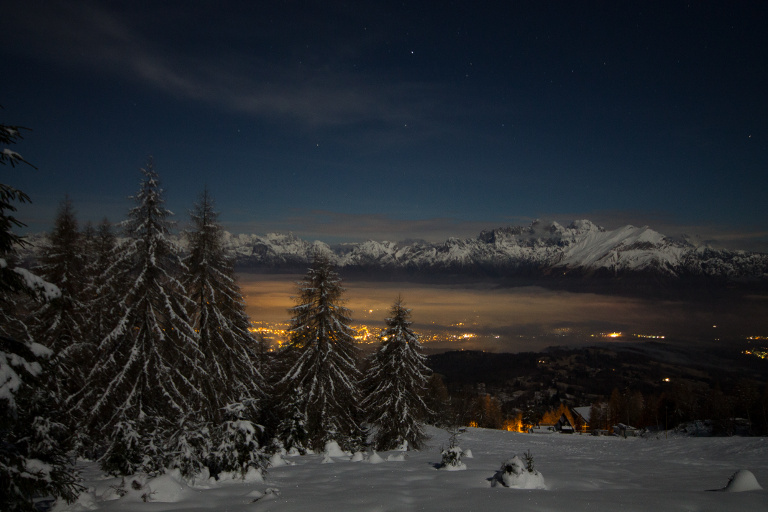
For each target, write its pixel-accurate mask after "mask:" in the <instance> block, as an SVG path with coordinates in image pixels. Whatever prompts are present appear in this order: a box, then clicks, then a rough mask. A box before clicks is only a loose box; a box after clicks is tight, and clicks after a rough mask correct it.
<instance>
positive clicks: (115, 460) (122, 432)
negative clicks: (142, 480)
mask: <svg viewBox="0 0 768 512" xmlns="http://www.w3.org/2000/svg"><path fill="white" fill-rule="evenodd" d="M108 442H109V445H108V446H107V451H106V453H105V454H104V456H103V457H102V458H101V460H100V461H99V464H100V466H101V469H102V470H104V471H106V472H107V473H109V474H110V475H114V476H119V475H133V474H134V473H136V472H137V471H139V469H140V468H141V464H142V462H143V460H144V455H143V450H142V446H141V436H140V435H139V429H138V428H137V427H136V423H135V422H134V421H132V420H123V421H118V422H117V423H115V426H114V428H113V430H112V436H111V437H110V439H109V441H108Z"/></svg>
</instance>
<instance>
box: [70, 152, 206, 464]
mask: <svg viewBox="0 0 768 512" xmlns="http://www.w3.org/2000/svg"><path fill="white" fill-rule="evenodd" d="M142 174H143V179H142V180H141V183H140V187H139V192H138V194H137V195H136V196H135V197H134V198H133V199H134V201H135V203H136V205H135V206H134V207H133V208H132V209H131V210H130V211H129V213H128V219H127V220H126V222H125V223H124V234H125V236H126V237H127V238H128V241H127V242H126V244H125V246H124V247H123V248H122V253H121V261H120V262H118V263H117V265H118V268H120V269H126V272H127V275H126V278H127V279H128V285H127V286H126V290H125V292H124V295H123V299H122V302H123V303H124V308H125V309H124V312H123V314H122V316H121V317H120V318H119V320H118V322H117V324H116V327H115V328H114V329H113V330H112V331H111V332H109V333H108V334H107V335H106V336H105V337H104V338H103V339H102V340H101V341H100V343H99V347H98V356H97V361H96V363H95V364H94V367H93V371H92V372H91V373H90V375H89V377H88V384H87V386H86V388H85V390H84V392H83V394H82V395H81V397H80V399H79V402H78V406H79V408H80V409H81V410H84V411H88V416H87V420H88V422H89V424H90V426H91V428H92V429H93V431H94V432H98V433H101V434H102V435H104V434H106V435H108V436H112V435H113V434H119V433H120V432H129V434H130V435H131V436H133V435H134V434H133V433H131V429H122V430H121V429H117V430H113V427H114V426H115V425H118V424H122V425H125V424H131V425H134V427H135V432H138V435H140V436H145V437H144V441H143V444H144V449H145V450H146V449H148V447H149V446H150V444H151V445H153V446H155V445H156V444H157V442H158V439H162V436H163V429H165V428H168V429H170V426H171V425H174V424H176V423H177V421H178V419H179V418H182V417H185V416H187V415H188V414H189V412H190V411H197V410H198V409H199V406H200V404H201V401H202V399H203V395H202V393H201V392H200V391H199V382H200V381H201V380H202V375H201V372H200V367H199V362H200V360H201V359H202V358H203V354H202V353H200V351H199V349H198V346H197V336H196V333H195V331H194V328H193V326H192V324H191V322H190V321H189V318H188V308H190V307H191V300H190V299H189V298H188V297H187V295H186V293H185V291H184V288H183V286H182V284H181V282H180V280H179V276H180V274H181V273H182V272H183V271H184V270H185V268H184V266H183V263H182V261H181V258H180V256H179V250H178V248H177V247H176V245H175V244H174V243H173V242H172V241H171V240H170V238H169V234H170V229H171V226H172V223H171V221H170V218H169V217H170V216H171V215H172V214H171V212H170V211H169V210H168V209H167V208H166V207H165V205H164V203H165V199H164V197H163V190H162V188H161V187H160V181H159V177H158V174H157V172H156V171H155V169H154V165H153V162H152V160H151V159H150V161H149V162H148V164H147V166H146V167H145V168H144V169H142ZM110 439H111V441H110V443H111V444H112V445H115V444H116V443H117V444H121V443H124V442H125V440H121V439H118V438H116V437H110ZM140 448H141V446H140V447H139V449H140ZM112 453H114V451H112ZM145 453H146V452H145ZM111 463H112V464H114V465H116V466H119V465H120V464H119V461H116V460H115V459H114V457H113V458H112V460H111Z"/></svg>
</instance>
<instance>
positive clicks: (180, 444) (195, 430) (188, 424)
mask: <svg viewBox="0 0 768 512" xmlns="http://www.w3.org/2000/svg"><path fill="white" fill-rule="evenodd" d="M211 451H212V447H211V432H210V429H209V428H208V426H207V425H205V424H204V423H201V422H199V421H194V420H191V419H186V420H185V421H183V422H182V423H181V424H180V425H179V426H178V427H177V428H176V429H175V430H174V431H173V432H172V433H171V437H170V439H169V441H168V445H167V447H166V453H167V457H166V458H167V464H166V465H167V466H168V467H169V468H172V469H178V470H179V472H180V473H181V476H183V477H184V478H193V477H195V476H196V475H199V474H201V473H203V471H204V470H205V469H206V466H207V463H208V461H209V458H210V455H211Z"/></svg>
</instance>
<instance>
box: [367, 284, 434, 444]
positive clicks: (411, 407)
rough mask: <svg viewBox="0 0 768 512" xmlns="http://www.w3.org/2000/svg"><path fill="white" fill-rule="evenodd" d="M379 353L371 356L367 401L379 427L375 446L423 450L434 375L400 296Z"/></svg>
mask: <svg viewBox="0 0 768 512" xmlns="http://www.w3.org/2000/svg"><path fill="white" fill-rule="evenodd" d="M390 315H391V316H390V318H387V319H386V324H387V328H386V330H384V332H383V333H382V334H381V345H380V346H379V350H378V351H377V352H376V353H374V354H373V356H371V359H370V367H369V371H368V375H367V377H366V379H365V383H364V389H365V390H366V391H367V396H366V398H365V400H364V401H363V407H364V408H365V411H366V417H367V418H368V421H369V422H370V423H371V424H373V425H375V426H376V427H377V430H376V433H375V435H374V444H375V446H376V449H378V450H391V449H393V448H396V447H398V446H400V445H403V444H404V442H407V443H408V447H409V448H414V449H419V448H421V447H422V446H423V444H424V441H425V439H426V438H427V435H426V432H425V431H424V426H423V423H422V422H423V421H424V420H425V419H426V417H427V414H428V413H429V409H428V407H427V405H426V403H425V402H424V398H423V396H424V391H425V388H426V385H427V379H428V377H429V374H430V373H431V372H430V370H429V368H428V367H427V366H426V358H425V357H424V354H423V353H422V349H421V343H420V342H419V337H418V335H416V333H414V332H413V330H411V327H410V326H411V321H410V316H411V310H410V309H406V308H405V306H404V305H403V301H402V299H401V298H399V297H398V299H397V301H396V302H395V304H394V305H393V306H392V310H391V312H390Z"/></svg>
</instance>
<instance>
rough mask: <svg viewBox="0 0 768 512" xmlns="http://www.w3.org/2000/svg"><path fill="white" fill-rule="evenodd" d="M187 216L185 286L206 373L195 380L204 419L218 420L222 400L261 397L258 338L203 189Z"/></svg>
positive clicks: (212, 210) (212, 204) (236, 400)
mask: <svg viewBox="0 0 768 512" xmlns="http://www.w3.org/2000/svg"><path fill="white" fill-rule="evenodd" d="M190 216H191V219H192V228H191V229H190V230H189V231H187V232H186V233H185V234H186V237H187V239H188V241H189V245H188V251H189V256H188V257H187V258H186V260H185V263H186V266H187V268H188V269H189V270H188V272H187V274H186V277H185V281H184V284H185V286H186V289H187V293H188V294H189V296H190V298H191V299H192V301H193V302H194V308H195V309H194V314H193V325H194V327H195V329H196V330H197V332H198V336H199V338H198V343H199V347H200V351H201V352H202V353H203V354H204V356H205V357H204V359H202V360H201V361H200V363H199V364H200V365H201V366H202V367H203V369H204V372H205V375H206V376H207V378H206V379H205V380H204V381H203V382H201V383H200V385H201V391H202V392H203V394H204V396H205V406H204V407H203V410H204V412H205V415H206V418H207V419H208V420H209V421H211V422H212V423H214V424H219V423H221V422H222V421H223V419H224V408H225V406H227V404H231V403H237V402H241V401H244V400H247V401H249V402H251V403H254V404H255V400H258V399H260V398H262V397H263V394H264V379H263V378H262V376H261V374H260V373H259V371H258V364H257V363H258V362H257V358H258V355H257V352H258V347H257V343H258V342H257V341H256V340H255V339H254V338H253V337H252V336H251V333H250V331H249V330H248V328H249V327H250V321H249V319H248V316H247V315H246V313H245V302H244V300H243V296H242V293H241V292H240V287H239V286H238V285H237V282H236V281H235V272H234V266H233V263H232V260H231V259H230V258H229V257H228V256H227V255H226V253H225V251H224V242H223V230H222V227H221V225H220V224H219V223H218V221H217V217H218V213H217V212H216V211H215V209H214V202H213V199H211V196H210V195H209V194H208V191H207V190H205V191H204V192H203V193H202V194H201V195H200V198H199V200H198V202H197V203H196V204H195V206H194V209H193V210H192V211H191V212H190ZM252 409H253V408H252V407H251V408H249V410H252ZM248 419H249V420H256V418H248Z"/></svg>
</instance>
